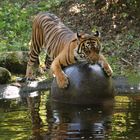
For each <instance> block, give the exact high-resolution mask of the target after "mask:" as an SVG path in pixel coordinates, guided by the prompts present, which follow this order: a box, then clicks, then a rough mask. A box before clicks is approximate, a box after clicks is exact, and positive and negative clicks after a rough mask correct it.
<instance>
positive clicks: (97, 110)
mask: <svg viewBox="0 0 140 140" xmlns="http://www.w3.org/2000/svg"><path fill="white" fill-rule="evenodd" d="M46 107H48V105H47V106H46ZM51 110H52V117H53V120H54V121H53V122H52V123H49V125H50V134H49V135H50V136H49V138H50V139H52V140H64V139H76V140H81V139H85V140H88V139H100V140H103V139H105V134H106V131H109V129H110V126H111V125H110V124H111V115H112V106H110V107H108V108H106V107H104V106H103V105H101V106H99V105H98V106H97V105H94V106H92V107H82V106H74V105H73V106H72V105H66V104H60V103H59V104H58V103H54V102H53V103H51Z"/></svg>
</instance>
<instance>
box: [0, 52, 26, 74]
mask: <svg viewBox="0 0 140 140" xmlns="http://www.w3.org/2000/svg"><path fill="white" fill-rule="evenodd" d="M27 60H28V52H26V51H14V52H1V53H0V66H2V67H5V68H7V69H8V70H9V71H10V72H12V73H16V74H25V72H26V66H27Z"/></svg>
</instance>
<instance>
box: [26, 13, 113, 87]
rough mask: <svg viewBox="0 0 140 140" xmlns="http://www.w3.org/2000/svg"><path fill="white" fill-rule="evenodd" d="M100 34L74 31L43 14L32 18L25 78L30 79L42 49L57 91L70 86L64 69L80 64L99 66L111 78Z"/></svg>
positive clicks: (53, 17)
mask: <svg viewBox="0 0 140 140" xmlns="http://www.w3.org/2000/svg"><path fill="white" fill-rule="evenodd" d="M100 38H101V37H100V33H99V32H98V31H96V32H95V33H94V34H88V33H83V32H80V33H78V32H73V31H72V30H71V29H69V28H68V27H67V26H65V25H64V23H63V22H62V21H61V20H60V18H58V17H57V16H56V15H54V14H52V13H49V12H45V13H39V14H37V15H36V16H35V18H34V20H33V24H32V35H31V44H30V52H29V60H28V62H27V69H26V76H25V77H26V79H27V80H31V79H32V78H33V67H34V65H35V63H36V62H37V63H39V55H40V52H41V51H42V50H45V53H46V54H47V55H46V60H45V65H47V67H48V68H50V70H51V71H52V73H53V74H54V75H55V78H56V82H57V84H58V87H59V88H66V87H68V85H69V80H68V76H67V75H66V74H65V73H64V71H63V67H67V66H69V65H72V64H75V63H77V62H81V61H87V62H88V63H91V64H95V63H98V64H99V65H100V66H101V67H102V68H103V70H104V71H105V73H106V74H107V75H108V76H109V77H110V76H112V72H113V71H112V68H111V66H110V65H109V63H108V62H107V60H106V58H105V57H104V56H103V55H102V54H101V46H102V45H101V41H100Z"/></svg>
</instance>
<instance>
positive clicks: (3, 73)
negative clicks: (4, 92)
mask: <svg viewBox="0 0 140 140" xmlns="http://www.w3.org/2000/svg"><path fill="white" fill-rule="evenodd" d="M10 79H11V73H10V72H9V71H8V70H7V69H6V68H3V67H0V84H6V83H7V82H9V80H10Z"/></svg>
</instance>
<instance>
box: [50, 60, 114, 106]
mask: <svg viewBox="0 0 140 140" xmlns="http://www.w3.org/2000/svg"><path fill="white" fill-rule="evenodd" d="M64 72H65V73H66V74H67V75H68V78H69V86H68V87H67V88H64V89H60V88H59V87H58V85H57V83H56V79H54V80H53V82H52V86H51V99H52V101H56V102H61V103H69V104H81V105H82V104H95V103H100V102H102V101H104V100H108V99H113V97H114V87H113V82H112V78H111V77H108V76H107V75H106V73H105V72H104V71H103V69H102V68H101V67H100V66H99V65H98V64H94V65H91V64H88V63H84V62H82V63H79V64H74V65H71V66H68V67H66V68H64Z"/></svg>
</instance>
